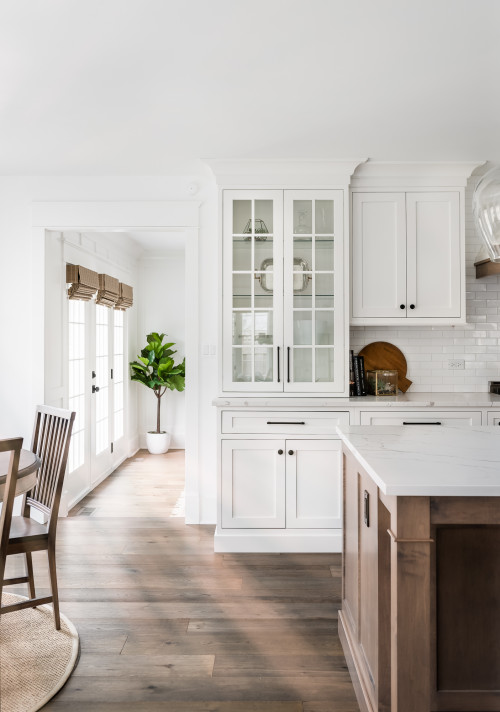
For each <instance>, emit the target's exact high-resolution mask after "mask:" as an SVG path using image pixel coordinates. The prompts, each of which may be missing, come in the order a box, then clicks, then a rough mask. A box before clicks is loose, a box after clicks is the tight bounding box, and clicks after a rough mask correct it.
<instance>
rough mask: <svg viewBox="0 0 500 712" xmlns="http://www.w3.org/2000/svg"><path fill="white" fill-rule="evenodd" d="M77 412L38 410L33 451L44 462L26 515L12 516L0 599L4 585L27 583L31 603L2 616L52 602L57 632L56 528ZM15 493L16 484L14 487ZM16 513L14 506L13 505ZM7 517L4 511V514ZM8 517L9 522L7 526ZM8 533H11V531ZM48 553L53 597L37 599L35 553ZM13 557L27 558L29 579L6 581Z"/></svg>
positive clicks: (27, 500)
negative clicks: (40, 518) (42, 519)
mask: <svg viewBox="0 0 500 712" xmlns="http://www.w3.org/2000/svg"><path fill="white" fill-rule="evenodd" d="M75 415H76V413H74V412H71V411H69V410H63V409H61V408H51V407H49V406H44V405H42V406H38V407H37V410H36V418H35V429H34V432H33V441H32V445H31V449H32V451H33V452H34V453H35V454H36V455H38V457H39V458H40V461H41V466H40V469H39V470H38V478H37V483H36V485H35V487H34V488H33V489H32V490H31V491H30V492H28V493H27V494H26V495H25V496H24V499H23V516H21V517H11V519H12V521H11V524H10V534H9V537H8V541H7V543H6V551H5V553H4V552H3V550H2V552H1V553H2V556H1V559H2V560H3V564H1V562H0V599H1V592H2V587H3V586H9V585H13V584H17V583H27V584H28V587H29V594H30V598H29V600H27V601H22V602H21V603H16V604H13V605H10V606H1V607H0V614H4V613H10V612H12V611H19V610H21V609H23V608H34V607H36V606H40V605H42V604H44V603H52V604H53V607H54V620H55V626H56V629H57V630H59V629H60V628H61V620H60V616H59V596H58V592H57V576H56V529H57V519H58V514H59V506H60V503H61V495H62V487H63V481H64V474H65V472H66V463H67V461H68V451H69V444H70V439H71V431H72V430H73V423H74V420H75ZM14 492H15V484H14ZM32 509H36V510H38V511H39V512H41V513H42V514H44V515H46V516H47V517H48V522H47V524H40V523H39V522H36V521H34V520H33V519H31V517H30V515H31V510H32ZM11 511H12V503H11ZM2 516H3V512H2ZM7 517H8V514H6V521H5V524H7ZM7 531H8V530H7ZM45 550H46V551H47V554H48V560H49V573H50V585H51V591H52V595H51V596H45V597H41V598H37V597H36V593H35V580H34V576H33V561H32V556H31V555H32V553H33V552H34V551H45ZM12 554H24V555H25V557H26V576H21V577H18V578H11V579H4V580H3V581H2V579H3V575H4V569H5V558H6V556H11V555H12Z"/></svg>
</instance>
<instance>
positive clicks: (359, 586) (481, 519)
mask: <svg viewBox="0 0 500 712" xmlns="http://www.w3.org/2000/svg"><path fill="white" fill-rule="evenodd" d="M344 527H345V528H344V557H343V590H342V610H341V612H340V614H339V635H340V639H341V642H342V647H343V650H344V653H345V656H346V660H347V663H348V666H349V670H350V673H351V677H352V680H353V683H354V687H355V690H356V695H357V698H358V702H359V706H360V709H361V710H362V712H375V711H377V712H498V711H499V710H500V499H499V498H498V497H472V496H471V497H424V496H387V495H384V494H383V493H382V492H381V490H380V489H379V487H377V485H376V484H375V482H374V480H373V478H372V477H371V476H370V475H369V474H368V473H367V472H366V470H364V469H363V467H362V466H361V465H360V464H359V462H358V460H357V459H356V457H355V456H354V455H353V454H352V453H351V452H350V451H349V450H347V449H345V448H344Z"/></svg>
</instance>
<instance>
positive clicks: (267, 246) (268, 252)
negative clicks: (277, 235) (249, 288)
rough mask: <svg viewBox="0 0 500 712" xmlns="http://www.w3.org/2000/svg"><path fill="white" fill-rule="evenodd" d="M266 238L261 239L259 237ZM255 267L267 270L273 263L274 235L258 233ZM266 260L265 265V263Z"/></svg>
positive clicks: (256, 237)
mask: <svg viewBox="0 0 500 712" xmlns="http://www.w3.org/2000/svg"><path fill="white" fill-rule="evenodd" d="M264 237H265V238H266V239H265V240H264V239H259V238H264ZM254 245H255V269H256V270H267V269H269V267H268V265H269V264H271V265H272V259H273V245H274V240H273V236H272V235H256V236H255V241H254ZM264 262H265V264H264V266H263V263H264Z"/></svg>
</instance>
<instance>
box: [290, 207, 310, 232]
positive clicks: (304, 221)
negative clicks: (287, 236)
mask: <svg viewBox="0 0 500 712" xmlns="http://www.w3.org/2000/svg"><path fill="white" fill-rule="evenodd" d="M293 232H294V235H311V233H312V200H294V201H293Z"/></svg>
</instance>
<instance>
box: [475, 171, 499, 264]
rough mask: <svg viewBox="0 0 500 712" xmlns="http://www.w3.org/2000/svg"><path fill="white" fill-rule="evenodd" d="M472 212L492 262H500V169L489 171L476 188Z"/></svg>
mask: <svg viewBox="0 0 500 712" xmlns="http://www.w3.org/2000/svg"><path fill="white" fill-rule="evenodd" d="M472 210H473V213H474V221H475V224H476V230H477V232H478V234H479V235H480V236H481V237H482V239H483V240H484V242H485V244H486V247H487V249H488V253H489V256H490V259H491V261H492V262H500V167H499V166H496V167H495V168H493V169H492V170H491V171H488V173H486V174H485V175H484V176H483V177H482V178H481V180H480V181H479V183H478V184H477V186H476V189H475V191H474V196H473V198H472Z"/></svg>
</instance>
